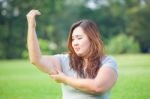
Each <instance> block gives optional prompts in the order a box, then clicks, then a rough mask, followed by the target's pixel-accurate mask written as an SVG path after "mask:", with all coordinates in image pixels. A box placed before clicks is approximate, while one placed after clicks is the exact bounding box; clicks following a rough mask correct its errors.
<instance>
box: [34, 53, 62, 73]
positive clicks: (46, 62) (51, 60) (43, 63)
mask: <svg viewBox="0 0 150 99" xmlns="http://www.w3.org/2000/svg"><path fill="white" fill-rule="evenodd" d="M37 65H38V67H39V69H40V70H42V71H43V72H46V73H48V74H56V73H57V72H58V71H61V64H60V60H59V59H58V58H57V57H55V56H53V55H43V56H42V57H41V59H40V60H39V62H38V64H37Z"/></svg>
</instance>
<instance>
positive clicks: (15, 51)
mask: <svg viewBox="0 0 150 99" xmlns="http://www.w3.org/2000/svg"><path fill="white" fill-rule="evenodd" d="M31 9H38V10H39V11H41V14H42V15H41V16H38V17H37V18H36V19H37V35H38V38H39V44H40V48H41V51H42V53H43V54H56V53H63V52H66V51H67V36H68V31H69V28H70V26H71V25H72V23H74V22H76V21H78V20H80V19H91V20H93V21H95V22H96V23H97V25H98V28H99V31H100V33H101V35H102V39H103V41H104V45H105V52H106V53H107V54H109V55H112V56H114V57H115V58H116V61H117V62H118V66H119V78H118V82H117V83H116V85H115V87H114V88H113V89H112V95H111V99H150V94H149V91H150V54H149V53H150V23H149V22H150V20H149V19H150V1H149V0H0V99H61V89H60V85H59V84H57V83H56V82H54V81H52V80H51V79H50V77H49V76H48V75H46V74H44V73H42V72H40V71H39V70H38V69H36V67H35V66H33V65H32V64H30V63H29V60H28V53H27V47H26V37H27V21H26V14H27V13H28V12H29V11H30V10H31Z"/></svg>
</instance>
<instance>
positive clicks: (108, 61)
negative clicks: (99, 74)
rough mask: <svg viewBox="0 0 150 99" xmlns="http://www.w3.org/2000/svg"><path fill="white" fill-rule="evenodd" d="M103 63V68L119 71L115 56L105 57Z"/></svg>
mask: <svg viewBox="0 0 150 99" xmlns="http://www.w3.org/2000/svg"><path fill="white" fill-rule="evenodd" d="M101 63H102V66H105V67H111V68H113V69H115V70H117V69H118V65H117V61H116V59H115V58H114V57H113V56H110V55H106V56H103V58H102V61H101Z"/></svg>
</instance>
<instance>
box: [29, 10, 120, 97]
mask: <svg viewBox="0 0 150 99" xmlns="http://www.w3.org/2000/svg"><path fill="white" fill-rule="evenodd" d="M37 15H40V12H39V11H38V10H31V11H30V12H29V13H28V14H27V20H28V37H27V43H28V51H29V58H30V62H31V63H32V64H34V65H35V66H37V67H38V68H39V69H40V70H41V71H43V72H46V73H48V74H49V75H50V77H51V78H52V79H53V80H55V81H57V82H59V83H62V98H63V99H109V94H110V90H111V88H112V87H113V86H114V84H115V82H116V80H117V77H118V75H117V64H116V62H115V60H114V59H113V58H112V57H110V56H106V55H105V54H104V53H103V43H102V40H101V39H100V37H99V33H98V30H97V27H96V24H95V23H94V22H93V21H90V20H81V21H78V22H76V23H74V24H73V25H72V27H71V29H70V33H69V37H68V48H69V53H68V54H57V55H41V52H40V48H39V44H38V40H37V36H36V30H35V27H36V22H35V16H37Z"/></svg>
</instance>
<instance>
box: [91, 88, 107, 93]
mask: <svg viewBox="0 0 150 99" xmlns="http://www.w3.org/2000/svg"><path fill="white" fill-rule="evenodd" d="M105 91H106V90H104V89H103V88H99V87H95V88H93V89H92V90H91V93H92V94H99V93H104V92H105Z"/></svg>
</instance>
